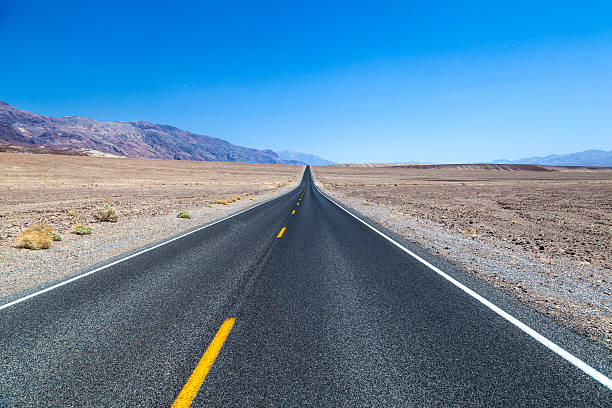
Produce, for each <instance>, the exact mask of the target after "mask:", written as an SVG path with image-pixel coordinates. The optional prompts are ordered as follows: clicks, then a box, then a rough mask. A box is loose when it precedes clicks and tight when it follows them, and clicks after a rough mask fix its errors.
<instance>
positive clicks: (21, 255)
mask: <svg viewBox="0 0 612 408" xmlns="http://www.w3.org/2000/svg"><path fill="white" fill-rule="evenodd" d="M303 169H304V166H291V165H278V164H277V165H269V164H244V163H217V162H194V161H179V160H175V161H173V160H151V159H115V158H96V157H78V156H65V155H37V154H21V153H0V271H1V273H0V296H2V295H8V294H10V293H14V292H16V291H19V290H22V289H26V288H28V287H32V286H35V285H37V284H40V283H43V282H46V281H48V280H51V279H55V278H58V277H61V276H64V275H67V274H70V273H73V272H75V271H78V270H79V269H82V268H86V267H89V266H91V265H93V264H95V263H97V262H100V261H103V260H105V259H107V258H109V257H112V256H116V255H119V254H121V253H124V252H126V251H129V250H131V249H134V248H138V247H140V246H143V245H146V244H148V243H151V242H154V241H156V240H159V239H162V238H165V237H167V236H171V235H174V234H177V233H179V232H181V231H183V230H186V229H188V228H191V227H195V226H197V225H200V224H203V223H206V222H208V221H211V220H213V219H216V218H220V217H222V216H225V215H228V214H230V213H232V212H235V211H238V210H239V209H241V208H245V207H248V206H250V205H252V204H256V203H258V202H261V201H263V200H264V199H267V198H270V197H272V196H274V195H278V194H281V193H282V192H285V191H287V190H288V189H289V188H291V187H292V186H293V185H295V184H296V183H297V182H298V181H299V177H300V175H301V174H302V172H303ZM237 197H240V199H235V200H234V202H229V203H227V204H214V203H215V201H217V200H228V199H232V198H237ZM105 203H112V204H113V205H114V207H115V208H116V209H117V210H118V211H119V213H120V217H119V221H118V222H116V223H112V222H99V221H96V220H95V219H94V213H95V209H96V208H97V207H100V206H102V205H104V204H105ZM181 210H186V211H190V212H191V213H192V215H193V218H192V219H179V218H176V215H177V214H178V212H179V211H181ZM69 211H72V212H73V213H74V214H77V215H76V216H71V215H69ZM38 222H43V223H46V224H49V225H51V226H52V227H53V228H55V229H56V230H57V231H58V232H59V233H61V234H62V235H63V240H62V241H61V242H55V243H54V244H53V246H52V247H51V248H50V249H47V250H39V251H32V250H27V249H18V248H15V246H14V244H15V239H16V237H17V236H18V235H19V234H20V232H21V231H23V230H24V229H25V228H26V227H27V226H28V225H31V224H34V223H38ZM75 224H86V225H88V226H91V227H93V228H94V233H93V234H92V235H86V236H77V235H74V234H72V233H70V232H71V229H72V227H73V226H74V225H75Z"/></svg>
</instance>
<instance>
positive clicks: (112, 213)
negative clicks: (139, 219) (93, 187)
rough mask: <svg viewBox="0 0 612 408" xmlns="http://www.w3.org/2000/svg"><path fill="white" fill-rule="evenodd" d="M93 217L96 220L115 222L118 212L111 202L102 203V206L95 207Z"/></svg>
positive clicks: (117, 218)
mask: <svg viewBox="0 0 612 408" xmlns="http://www.w3.org/2000/svg"><path fill="white" fill-rule="evenodd" d="M94 218H95V219H96V220H98V221H107V222H117V220H119V212H118V211H117V210H115V207H113V205H112V204H104V207H98V208H96V213H95V214H94Z"/></svg>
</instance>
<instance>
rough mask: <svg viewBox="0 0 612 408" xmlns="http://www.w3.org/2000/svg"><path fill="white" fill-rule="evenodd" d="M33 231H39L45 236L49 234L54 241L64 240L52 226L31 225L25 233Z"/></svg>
mask: <svg viewBox="0 0 612 408" xmlns="http://www.w3.org/2000/svg"><path fill="white" fill-rule="evenodd" d="M33 231H38V232H42V233H44V234H47V235H48V236H49V238H51V239H52V240H53V241H61V240H62V236H61V235H60V234H58V233H57V232H56V231H55V230H54V229H53V227H51V226H50V225H47V224H34V225H30V226H29V227H28V228H27V229H26V230H25V231H24V232H33Z"/></svg>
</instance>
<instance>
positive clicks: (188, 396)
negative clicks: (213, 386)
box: [172, 318, 236, 408]
mask: <svg viewBox="0 0 612 408" xmlns="http://www.w3.org/2000/svg"><path fill="white" fill-rule="evenodd" d="M235 322H236V319H235V318H231V319H226V320H225V322H223V324H222V325H221V328H220V329H219V331H218V332H217V335H216V336H215V338H214V339H213V341H212V342H211V343H210V346H208V348H207V349H206V352H205V353H204V355H203V356H202V359H201V360H200V362H199V363H198V365H197V366H196V368H195V370H193V373H192V374H191V377H189V379H188V380H187V383H186V384H185V386H184V387H183V389H182V390H181V392H180V393H179V395H178V397H176V400H175V401H174V404H172V408H186V407H189V406H190V405H191V401H193V399H194V398H195V396H196V394H197V393H198V390H199V389H200V386H202V382H204V378H206V374H208V371H209V370H210V367H211V366H212V364H213V362H214V361H215V358H216V357H217V354H219V351H220V350H221V347H222V346H223V343H224V342H225V339H226V338H227V336H228V334H229V332H230V330H232V326H233V325H234V323H235Z"/></svg>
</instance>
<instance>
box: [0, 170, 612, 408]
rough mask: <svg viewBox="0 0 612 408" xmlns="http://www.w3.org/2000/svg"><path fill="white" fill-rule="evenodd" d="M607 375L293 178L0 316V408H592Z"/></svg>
mask: <svg viewBox="0 0 612 408" xmlns="http://www.w3.org/2000/svg"><path fill="white" fill-rule="evenodd" d="M43 267H44V266H43ZM611 367H612V362H611V353H610V352H609V351H608V350H606V349H604V348H603V347H601V346H598V345H596V344H593V343H591V342H589V341H587V340H586V339H584V338H583V337H582V336H579V335H577V334H575V333H573V332H570V331H569V330H567V329H564V328H562V327H560V326H558V325H557V324H555V323H554V322H552V321H551V320H550V319H548V318H547V317H545V316H543V315H540V314H538V313H536V312H534V311H533V310H531V309H529V308H527V307H525V306H523V305H521V304H520V303H518V302H517V301H515V300H513V299H512V298H511V297H510V296H508V295H506V294H504V293H501V292H500V291H497V290H495V289H493V288H492V287H490V286H489V285H488V284H486V283H484V282H483V281H480V280H478V279H476V278H474V277H472V276H471V275H470V274H468V273H465V272H463V271H462V270H460V269H459V268H457V267H456V266H453V265H451V264H449V263H446V262H445V261H444V260H442V259H440V258H438V257H436V256H434V255H432V254H430V253H428V252H427V251H425V250H424V249H423V248H421V247H419V246H418V245H417V244H414V243H410V242H408V241H405V240H403V239H402V238H401V237H398V236H396V235H394V234H393V233H391V232H389V231H388V230H386V229H384V228H383V227H381V226H379V225H377V224H375V223H373V222H372V221H369V220H366V219H364V218H362V217H361V216H360V215H359V214H353V213H351V212H350V211H349V210H346V209H344V208H342V206H340V205H339V204H337V203H335V202H334V200H332V199H330V198H328V197H326V196H325V195H323V194H322V193H321V192H319V191H318V189H317V188H316V186H315V185H314V183H313V181H312V178H311V172H310V168H309V167H307V168H306V170H305V172H304V176H303V179H302V181H301V183H300V184H299V186H298V187H296V188H295V189H294V190H293V191H291V192H289V193H287V194H285V195H283V196H280V197H278V198H275V199H273V200H270V201H266V202H263V203H260V204H258V205H256V206H254V207H251V208H250V209H247V210H243V211H241V212H239V213H236V214H234V215H232V216H230V217H227V218H225V219H223V220H219V221H216V222H213V223H210V224H208V225H205V226H202V227H198V228H196V229H194V230H191V231H188V232H186V233H184V234H182V235H180V236H176V237H173V238H171V239H168V240H165V241H163V242H159V243H157V244H153V245H150V246H148V247H145V248H141V249H140V250H137V251H134V252H132V253H128V254H126V255H124V256H121V257H118V258H115V259H111V260H109V261H107V262H106V263H104V264H100V265H97V266H95V267H93V268H90V269H89V270H86V271H75V274H74V275H72V276H70V277H67V278H65V279H63V280H59V281H55V282H52V283H50V284H47V285H45V286H41V287H37V288H35V289H32V290H29V291H27V292H23V293H20V294H17V295H14V296H12V297H6V298H5V299H4V300H3V302H2V306H0V407H90V406H91V407H189V406H192V407H224V406H237V407H246V406H271V407H278V406H323V407H334V406H348V407H361V406H375V407H378V406H393V407H411V406H414V407H427V406H445V407H446V406H482V407H511V406H521V407H526V406H533V407H560V406H576V407H610V406H612V382H611V381H610V378H609V377H610V373H611V371H612V369H611Z"/></svg>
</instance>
